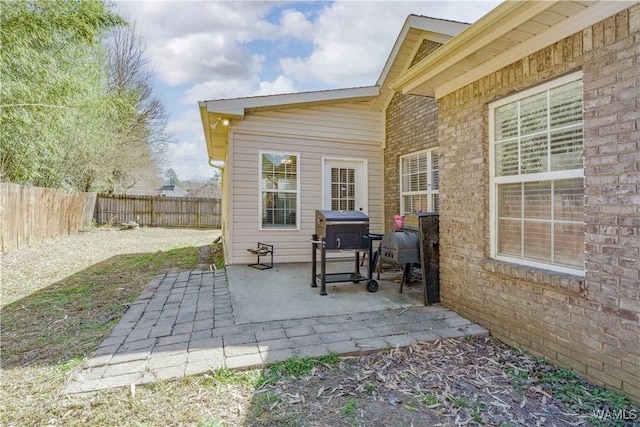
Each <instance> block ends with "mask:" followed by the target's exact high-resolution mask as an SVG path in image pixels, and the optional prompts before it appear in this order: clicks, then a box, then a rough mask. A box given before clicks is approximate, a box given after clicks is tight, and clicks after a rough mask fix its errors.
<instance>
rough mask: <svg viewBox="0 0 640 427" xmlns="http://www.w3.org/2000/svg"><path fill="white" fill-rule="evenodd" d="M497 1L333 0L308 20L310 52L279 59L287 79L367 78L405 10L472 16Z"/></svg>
mask: <svg viewBox="0 0 640 427" xmlns="http://www.w3.org/2000/svg"><path fill="white" fill-rule="evenodd" d="M494 3H497V2H492V3H489V2H455V1H443V2H429V1H424V2H393V1H372V2H359V1H336V2H334V3H332V4H331V6H329V7H326V8H325V9H323V10H322V12H321V13H320V14H319V16H318V18H317V19H316V21H315V22H314V29H313V34H314V39H313V52H312V53H311V54H310V55H308V56H306V57H286V58H281V59H280V62H279V64H280V67H281V68H282V71H283V74H284V75H286V76H287V77H289V78H290V79H292V80H293V81H300V82H311V81H320V82H323V83H325V84H327V85H329V86H331V87H350V86H364V85H369V84H373V83H374V82H375V81H376V80H377V78H378V76H379V74H380V72H381V70H382V67H383V65H384V62H385V61H386V59H387V58H388V56H389V53H390V51H391V48H392V46H393V43H394V42H395V40H396V38H397V36H398V33H399V32H400V29H401V28H402V25H403V23H404V21H405V20H406V18H407V16H408V15H409V14H418V15H420V14H422V15H425V16H435V17H441V18H445V19H455V20H458V21H475V20H477V19H478V18H479V17H480V16H482V15H483V14H484V13H486V12H487V11H488V10H489V9H490V8H491V7H492V6H493V5H494Z"/></svg>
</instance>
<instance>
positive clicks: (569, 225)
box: [489, 74, 584, 272]
mask: <svg viewBox="0 0 640 427" xmlns="http://www.w3.org/2000/svg"><path fill="white" fill-rule="evenodd" d="M582 93H583V89H582V76H581V74H580V75H576V74H573V75H571V76H565V77H563V78H561V79H558V80H555V81H553V82H549V83H547V84H544V85H541V86H538V87H536V88H533V89H530V90H528V91H526V92H523V93H520V94H517V95H514V96H511V97H509V98H506V99H504V100H501V101H499V102H496V103H493V104H492V105H490V109H489V111H490V113H489V114H490V121H489V123H490V135H491V149H492V163H493V167H492V169H491V193H492V194H491V198H492V204H491V210H492V211H491V216H492V228H493V229H492V253H493V255H494V256H495V257H497V258H507V259H516V260H521V261H524V262H525V263H528V264H531V265H542V266H545V267H551V268H555V269H558V270H561V271H565V270H566V271H569V272H582V271H583V270H584V218H583V215H584V182H583V181H584V180H583V176H584V171H583V114H582V111H583V107H582Z"/></svg>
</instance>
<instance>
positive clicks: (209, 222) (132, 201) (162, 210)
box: [95, 194, 221, 228]
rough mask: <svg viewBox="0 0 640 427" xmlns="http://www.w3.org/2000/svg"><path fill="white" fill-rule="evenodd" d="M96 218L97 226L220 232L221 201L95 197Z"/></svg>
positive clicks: (105, 195)
mask: <svg viewBox="0 0 640 427" xmlns="http://www.w3.org/2000/svg"><path fill="white" fill-rule="evenodd" d="M95 218H96V222H97V223H98V224H121V223H125V222H129V221H135V222H137V223H138V224H139V225H141V226H151V227H183V228H220V226H221V218H220V199H204V198H193V197H157V196H117V195H115V196H114V195H107V194H98V197H97V200H96V215H95Z"/></svg>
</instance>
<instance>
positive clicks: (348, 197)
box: [331, 168, 356, 211]
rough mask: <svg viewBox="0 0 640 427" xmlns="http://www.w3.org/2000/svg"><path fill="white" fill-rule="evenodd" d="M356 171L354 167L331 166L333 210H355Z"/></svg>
mask: <svg viewBox="0 0 640 427" xmlns="http://www.w3.org/2000/svg"><path fill="white" fill-rule="evenodd" d="M355 208H356V171H355V169H354V168H331V210H343V211H346V210H349V211H352V210H355Z"/></svg>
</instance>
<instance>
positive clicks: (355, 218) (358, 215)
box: [316, 210, 369, 224]
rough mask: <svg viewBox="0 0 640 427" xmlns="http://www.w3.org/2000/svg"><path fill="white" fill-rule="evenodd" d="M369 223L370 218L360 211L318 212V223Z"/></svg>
mask: <svg viewBox="0 0 640 427" xmlns="http://www.w3.org/2000/svg"><path fill="white" fill-rule="evenodd" d="M329 221H332V222H366V223H368V222H369V217H368V216H367V215H366V214H365V213H363V212H360V211H327V210H317V211H316V223H317V224H322V223H323V222H329Z"/></svg>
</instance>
